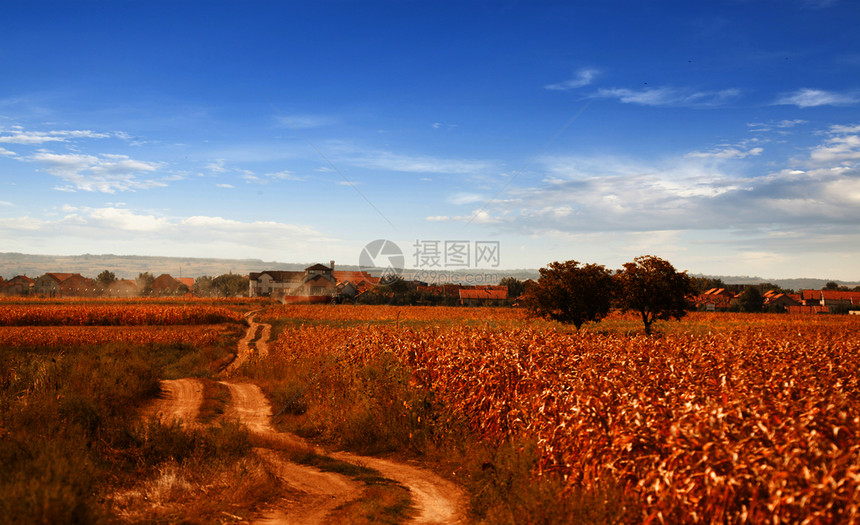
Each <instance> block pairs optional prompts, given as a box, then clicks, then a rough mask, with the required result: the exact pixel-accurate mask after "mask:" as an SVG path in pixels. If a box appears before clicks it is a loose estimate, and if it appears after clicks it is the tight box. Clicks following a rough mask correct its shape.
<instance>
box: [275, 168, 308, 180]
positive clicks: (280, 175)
mask: <svg viewBox="0 0 860 525" xmlns="http://www.w3.org/2000/svg"><path fill="white" fill-rule="evenodd" d="M266 177H268V178H269V179H272V180H292V181H302V180H305V179H304V177H300V176H298V175H296V174H295V173H293V172H292V171H289V170H282V171H277V172H273V173H266Z"/></svg>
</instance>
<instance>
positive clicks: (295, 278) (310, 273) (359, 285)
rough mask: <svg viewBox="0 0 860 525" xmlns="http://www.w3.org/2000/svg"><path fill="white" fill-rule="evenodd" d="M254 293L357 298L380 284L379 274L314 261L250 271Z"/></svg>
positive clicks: (277, 296) (286, 298)
mask: <svg viewBox="0 0 860 525" xmlns="http://www.w3.org/2000/svg"><path fill="white" fill-rule="evenodd" d="M248 281H249V282H248V292H249V294H250V296H251V297H272V298H275V299H278V300H282V301H285V302H305V301H311V302H319V301H322V300H331V299H333V298H335V297H338V296H340V297H344V298H350V299H351V298H355V297H356V296H358V295H360V294H362V293H364V292H366V291H368V290H370V289H372V288H373V287H374V286H376V285H378V284H379V281H380V279H379V277H372V276H370V275H369V274H367V273H366V272H359V271H335V270H334V261H330V263H329V266H325V265H324V264H314V265H312V266H309V267H307V268H305V269H304V270H303V271H283V270H267V271H264V272H251V273H250V274H249V275H248Z"/></svg>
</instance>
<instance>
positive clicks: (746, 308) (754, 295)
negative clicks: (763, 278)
mask: <svg viewBox="0 0 860 525" xmlns="http://www.w3.org/2000/svg"><path fill="white" fill-rule="evenodd" d="M738 306H740V309H741V311H742V312H756V313H757V312H761V311H762V310H763V309H764V297H762V295H761V292H760V291H759V288H758V286H747V287H746V288H745V289H744V291H743V292H741V295H740V297H738Z"/></svg>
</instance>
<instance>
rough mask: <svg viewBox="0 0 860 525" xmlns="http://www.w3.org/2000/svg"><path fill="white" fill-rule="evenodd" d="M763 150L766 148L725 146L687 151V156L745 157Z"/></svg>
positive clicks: (700, 157)
mask: <svg viewBox="0 0 860 525" xmlns="http://www.w3.org/2000/svg"><path fill="white" fill-rule="evenodd" d="M763 151H764V148H750V149H748V150H742V149H739V148H736V147H725V148H722V149H715V150H711V151H694V152H692V153H687V155H686V157H688V158H699V159H706V158H713V159H743V158H746V157H754V156H757V155H761V153H762V152H763Z"/></svg>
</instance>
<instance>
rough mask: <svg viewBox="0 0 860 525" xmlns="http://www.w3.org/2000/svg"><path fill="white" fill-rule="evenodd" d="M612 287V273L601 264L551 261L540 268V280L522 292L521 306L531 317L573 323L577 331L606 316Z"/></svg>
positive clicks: (609, 305) (610, 303)
mask: <svg viewBox="0 0 860 525" xmlns="http://www.w3.org/2000/svg"><path fill="white" fill-rule="evenodd" d="M613 286H614V281H613V278H612V272H611V271H610V270H607V269H606V268H605V267H604V266H603V265H600V264H586V265H581V264H580V263H579V262H578V261H573V260H571V261H566V262H563V263H560V262H553V263H550V264H549V265H548V266H547V267H546V268H541V269H540V278H539V279H538V280H537V282H536V283H535V284H534V285H532V286H529V288H528V290H526V292H525V296H524V297H523V304H524V306H525V307H526V308H527V309H528V310H529V312H530V314H531V315H533V316H536V317H543V318H546V319H552V320H554V321H558V322H560V323H566V324H573V325H574V326H576V329H577V330H579V328H580V327H581V326H582V325H583V324H584V323H586V322H589V321H595V322H596V321H600V320H601V319H603V318H604V317H606V314H608V313H609V310H610V308H611V307H612V295H613Z"/></svg>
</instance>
